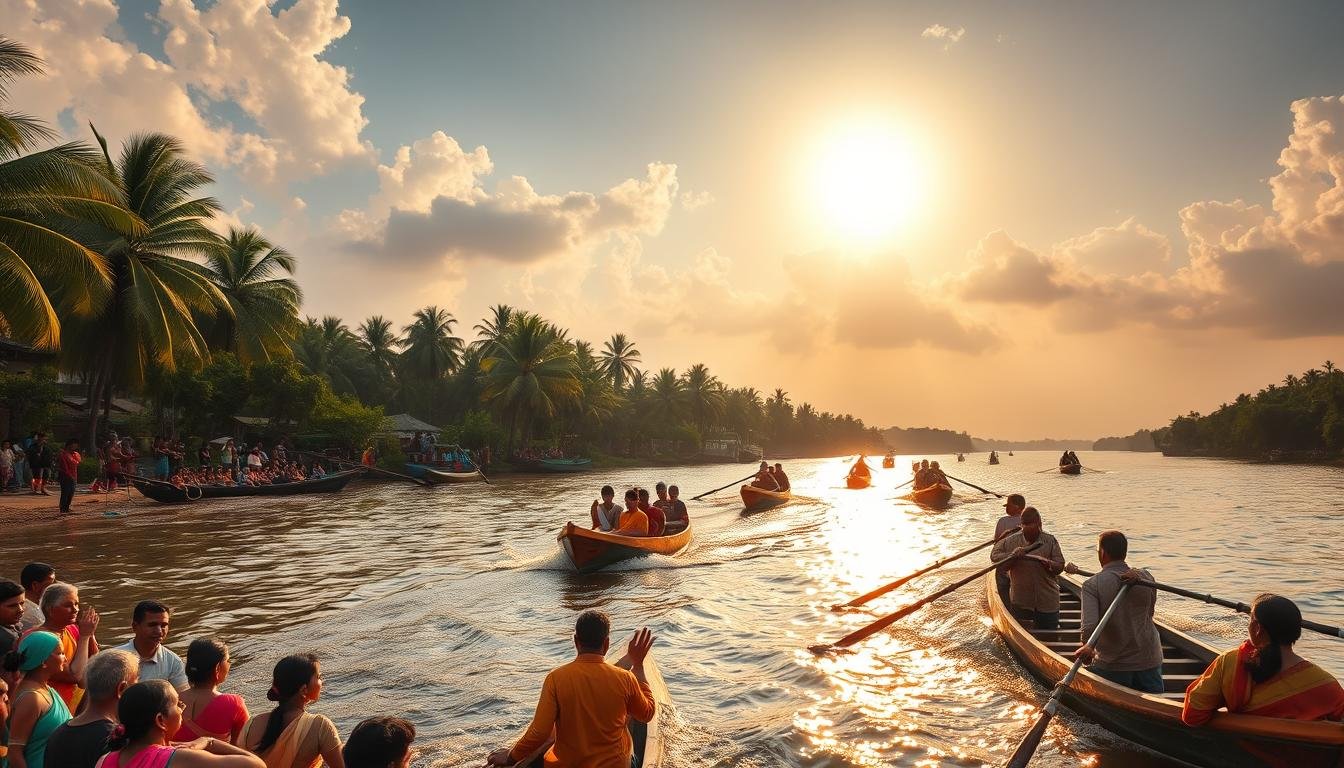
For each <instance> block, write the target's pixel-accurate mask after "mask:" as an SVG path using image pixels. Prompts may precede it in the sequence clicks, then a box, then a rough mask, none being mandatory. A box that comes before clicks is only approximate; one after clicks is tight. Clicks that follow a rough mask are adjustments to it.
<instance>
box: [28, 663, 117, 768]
mask: <svg viewBox="0 0 1344 768" xmlns="http://www.w3.org/2000/svg"><path fill="white" fill-rule="evenodd" d="M138 674H139V673H138V672H137V669H136V660H135V655H134V654H130V653H126V652H125V651H122V650H117V649H113V650H109V651H104V652H103V653H100V654H98V655H97V656H95V657H93V658H92V659H89V666H88V668H87V669H86V670H85V672H84V690H85V691H86V693H85V696H86V697H88V703H87V704H86V705H85V707H84V711H83V712H80V713H79V714H78V715H77V716H75V717H73V718H71V719H70V720H67V721H66V722H65V723H63V724H62V725H61V726H60V727H59V728H57V729H56V730H55V731H53V732H52V734H51V738H50V739H49V740H48V741H47V757H46V765H50V766H58V765H59V766H61V768H94V766H95V765H97V764H98V758H100V757H102V756H103V754H104V753H106V752H107V742H108V739H110V738H111V737H112V733H113V731H114V730H115V729H116V726H117V704H118V703H119V702H120V701H121V695H122V694H123V693H124V692H125V691H126V689H127V688H130V687H131V686H132V685H135V684H136V682H138V678H137V675H138Z"/></svg>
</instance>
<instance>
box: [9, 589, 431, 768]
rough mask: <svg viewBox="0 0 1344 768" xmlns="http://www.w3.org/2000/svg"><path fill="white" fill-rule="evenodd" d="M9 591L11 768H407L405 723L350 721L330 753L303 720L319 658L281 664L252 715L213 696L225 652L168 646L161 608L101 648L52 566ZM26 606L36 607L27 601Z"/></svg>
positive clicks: (198, 644) (148, 604)
mask: <svg viewBox="0 0 1344 768" xmlns="http://www.w3.org/2000/svg"><path fill="white" fill-rule="evenodd" d="M20 578H21V580H22V581H23V582H24V583H23V584H22V585H20V584H16V583H14V582H12V581H8V580H0V659H3V662H2V663H0V723H4V724H5V726H6V728H5V729H3V730H0V734H4V735H6V736H7V738H6V739H4V740H0V764H3V763H5V762H6V761H7V763H8V765H9V766H10V767H11V768H169V766H170V764H171V768H316V766H318V765H319V764H325V765H327V766H329V767H330V768H406V767H407V766H409V765H410V761H411V757H412V753H411V742H412V741H413V740H414V738H415V727H414V726H413V725H412V724H411V723H410V722H408V721H406V720H404V719H401V718H396V717H374V718H370V719H367V720H364V721H363V722H361V723H359V724H358V725H357V726H355V728H354V729H353V730H352V731H351V732H350V735H349V737H348V738H347V739H346V740H345V743H344V744H342V742H341V738H340V734H339V733H338V731H337V729H336V726H335V724H333V723H332V721H331V720H330V719H328V718H327V717H326V716H325V715H322V714H319V713H316V712H313V711H310V710H311V707H312V705H313V704H314V703H315V702H317V701H318V699H319V698H320V696H321V693H322V674H321V664H320V662H319V660H318V659H317V658H316V657H315V656H312V655H311V654H297V655H291V656H286V657H285V658H283V659H281V660H280V661H279V662H278V663H277V664H276V665H275V669H274V672H273V674H272V684H271V687H270V690H269V691H267V693H266V698H267V699H268V700H270V701H272V702H274V707H273V708H271V709H269V710H267V711H265V712H261V713H259V714H251V713H250V712H249V710H248V706H247V703H246V702H245V701H244V699H243V697H241V696H239V695H237V694H231V693H222V692H221V691H220V687H221V686H223V685H224V684H225V682H226V681H227V680H228V677H229V671H230V660H229V649H228V646H227V645H225V644H224V643H223V642H222V641H221V640H219V639H218V638H214V637H200V638H196V639H195V640H193V641H192V642H191V643H190V644H189V645H188V646H187V653H186V659H185V660H184V659H183V658H182V657H180V656H178V655H177V654H176V653H174V652H173V651H171V650H169V649H168V648H167V647H166V646H165V645H164V641H166V640H167V639H168V633H169V627H170V620H171V616H172V611H171V610H170V609H169V608H168V607H167V606H165V605H164V604H162V603H160V602H157V601H154V600H144V601H141V602H140V603H139V604H137V605H136V606H135V609H134V611H133V613H132V617H131V634H132V636H131V639H130V640H128V641H127V642H126V643H124V644H122V645H119V646H116V647H114V648H109V649H100V648H99V646H98V642H97V640H96V639H95V637H94V635H95V633H96V631H97V629H98V625H99V616H98V612H97V611H95V610H94V609H93V608H92V607H91V606H88V605H81V604H80V601H79V590H78V589H77V588H76V587H74V586H73V585H70V584H66V583H63V582H59V581H56V572H55V569H54V568H53V567H52V566H50V565H46V564H44V563H30V564H28V565H27V566H26V567H25V568H24V569H23V572H22V574H21V576H20ZM34 600H36V602H34Z"/></svg>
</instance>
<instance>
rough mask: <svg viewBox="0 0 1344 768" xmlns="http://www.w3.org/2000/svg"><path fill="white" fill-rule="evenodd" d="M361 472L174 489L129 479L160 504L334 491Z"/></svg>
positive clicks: (159, 484) (141, 491)
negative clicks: (280, 481)
mask: <svg viewBox="0 0 1344 768" xmlns="http://www.w3.org/2000/svg"><path fill="white" fill-rule="evenodd" d="M363 473H364V470H362V469H347V470H345V471H343V472H333V473H331V474H330V475H327V476H326V477H320V478H318V479H316V480H302V481H299V482H294V483H278V484H273V485H189V486H187V487H186V488H176V487H174V486H171V485H166V484H163V483H159V482H149V481H147V480H135V479H132V480H131V482H132V483H133V484H134V485H135V487H136V489H137V490H139V491H140V493H141V495H143V496H145V497H147V498H151V499H153V500H155V501H157V502H159V503H161V504H186V503H187V502H190V501H200V500H202V499H234V498H243V497H252V496H298V495H302V494H309V493H335V492H337V491H339V490H341V489H342V488H344V487H345V485H346V483H349V482H350V481H351V480H353V479H355V477H356V476H358V475H361V474H363Z"/></svg>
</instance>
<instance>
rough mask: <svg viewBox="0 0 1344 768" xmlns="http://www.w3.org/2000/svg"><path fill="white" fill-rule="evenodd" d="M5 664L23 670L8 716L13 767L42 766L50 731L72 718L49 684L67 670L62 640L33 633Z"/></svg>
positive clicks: (30, 767)
mask: <svg viewBox="0 0 1344 768" xmlns="http://www.w3.org/2000/svg"><path fill="white" fill-rule="evenodd" d="M4 667H5V669H6V670H7V671H10V672H21V673H23V680H21V681H20V682H19V686H18V689H17V690H16V691H15V692H14V694H13V697H12V698H13V701H14V704H13V711H12V712H11V713H10V716H9V764H10V766H11V768H42V766H43V765H44V764H45V762H46V759H47V739H49V738H51V732H52V731H54V730H56V729H57V728H58V727H60V725H61V724H62V723H64V722H65V721H66V720H69V719H70V710H69V708H68V707H66V706H65V701H64V700H63V699H61V697H60V695H59V694H58V693H57V692H56V691H55V690H53V689H52V687H51V685H50V684H49V682H50V680H51V678H52V676H54V675H55V674H57V673H59V672H61V671H62V670H64V669H65V654H64V653H63V652H62V650H61V640H60V638H58V637H57V636H56V635H53V634H52V633H50V632H40V631H39V632H31V633H29V634H28V635H27V636H26V637H24V638H23V640H22V641H21V642H20V643H19V647H18V648H17V649H16V650H13V651H10V652H9V653H8V654H6V656H5V660H4Z"/></svg>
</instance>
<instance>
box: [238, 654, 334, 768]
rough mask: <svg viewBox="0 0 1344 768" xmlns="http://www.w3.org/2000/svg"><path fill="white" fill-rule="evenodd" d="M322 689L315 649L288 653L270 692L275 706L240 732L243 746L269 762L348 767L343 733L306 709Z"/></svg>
mask: <svg viewBox="0 0 1344 768" xmlns="http://www.w3.org/2000/svg"><path fill="white" fill-rule="evenodd" d="M321 695H322V670H321V667H320V665H319V664H318V661H317V657H316V656H313V655H312V654H307V653H305V654H296V655H293V656H286V657H285V658H283V659H281V660H280V661H279V662H278V663H277V664H276V665H275V671H274V672H273V674H272V675H271V689H270V690H269V691H267V692H266V698H267V699H269V700H271V701H274V702H275V703H276V704H275V709H273V710H271V711H270V712H265V713H262V714H260V715H256V716H255V717H253V718H252V719H251V720H248V721H247V724H246V725H244V726H243V731H242V733H240V734H239V735H238V744H239V746H242V747H246V748H247V749H248V750H249V751H250V752H252V753H253V754H256V755H260V756H261V757H263V758H265V760H266V768H317V766H318V764H319V763H320V762H321V761H323V760H325V761H326V762H327V766H328V768H345V761H344V760H343V759H342V758H341V737H340V734H338V733H337V732H336V726H335V725H334V724H333V723H332V722H331V720H330V719H328V718H327V717H326V716H325V715H319V714H315V713H313V712H309V711H308V705H309V704H311V703H313V702H315V701H317V700H318V698H319V697H320V696H321Z"/></svg>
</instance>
